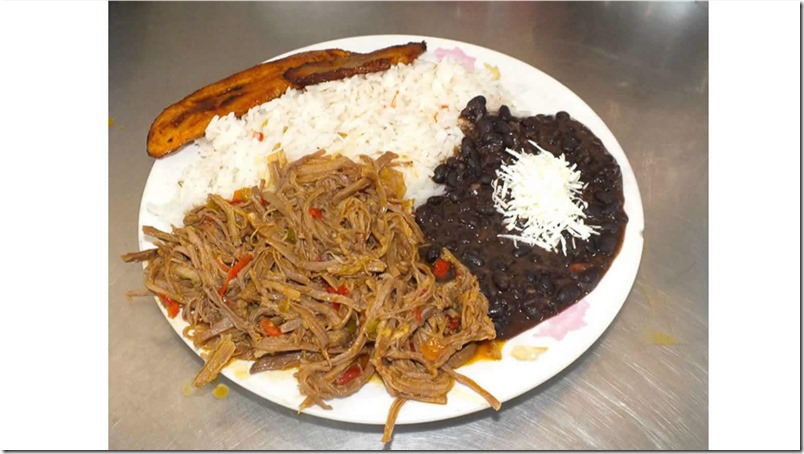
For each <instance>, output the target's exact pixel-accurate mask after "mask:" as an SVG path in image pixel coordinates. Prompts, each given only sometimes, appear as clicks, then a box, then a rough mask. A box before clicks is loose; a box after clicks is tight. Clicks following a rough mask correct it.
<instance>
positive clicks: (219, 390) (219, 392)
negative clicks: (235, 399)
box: [212, 383, 229, 399]
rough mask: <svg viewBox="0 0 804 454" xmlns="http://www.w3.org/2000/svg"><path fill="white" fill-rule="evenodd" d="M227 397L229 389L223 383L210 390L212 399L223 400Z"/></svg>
mask: <svg viewBox="0 0 804 454" xmlns="http://www.w3.org/2000/svg"><path fill="white" fill-rule="evenodd" d="M228 395H229V387H228V386H226V385H224V384H223V383H219V384H218V386H216V387H215V389H213V390H212V397H214V398H216V399H225V398H226V396H228Z"/></svg>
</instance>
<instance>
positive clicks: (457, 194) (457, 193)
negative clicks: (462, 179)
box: [447, 189, 465, 203]
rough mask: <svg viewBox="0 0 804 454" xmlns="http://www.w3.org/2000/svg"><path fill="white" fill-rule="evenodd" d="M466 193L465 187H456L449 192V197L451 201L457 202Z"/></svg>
mask: <svg viewBox="0 0 804 454" xmlns="http://www.w3.org/2000/svg"><path fill="white" fill-rule="evenodd" d="M464 193H465V192H464V190H463V189H455V190H453V191H451V192H450V193H449V194H447V198H448V199H449V200H450V202H453V203H456V202H458V201H460V200H461V199H462V198H463V196H464Z"/></svg>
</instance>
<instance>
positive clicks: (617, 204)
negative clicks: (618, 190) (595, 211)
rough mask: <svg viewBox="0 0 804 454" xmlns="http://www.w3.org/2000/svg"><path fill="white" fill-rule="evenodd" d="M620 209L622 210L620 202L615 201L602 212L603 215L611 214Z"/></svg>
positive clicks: (608, 204)
mask: <svg viewBox="0 0 804 454" xmlns="http://www.w3.org/2000/svg"><path fill="white" fill-rule="evenodd" d="M619 208H620V202H618V201H615V202H611V203H607V204H605V205H603V209H602V210H601V212H602V213H603V214H611V213H614V212H615V211H617V210H618V209H619Z"/></svg>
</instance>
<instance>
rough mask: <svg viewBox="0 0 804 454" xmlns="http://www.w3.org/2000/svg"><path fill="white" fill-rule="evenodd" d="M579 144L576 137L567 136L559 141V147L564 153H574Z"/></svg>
mask: <svg viewBox="0 0 804 454" xmlns="http://www.w3.org/2000/svg"><path fill="white" fill-rule="evenodd" d="M580 144H581V143H580V142H579V141H578V139H576V138H575V137H572V136H568V137H565V138H564V140H562V141H561V149H562V150H564V152H565V153H574V152H575V150H577V149H578V146H579V145H580Z"/></svg>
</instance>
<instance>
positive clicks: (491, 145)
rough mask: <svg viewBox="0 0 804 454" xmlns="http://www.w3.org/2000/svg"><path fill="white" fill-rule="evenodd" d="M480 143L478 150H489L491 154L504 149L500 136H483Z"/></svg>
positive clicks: (490, 133) (492, 134) (490, 134)
mask: <svg viewBox="0 0 804 454" xmlns="http://www.w3.org/2000/svg"><path fill="white" fill-rule="evenodd" d="M480 143H481V145H480V149H482V150H489V151H490V152H491V153H499V152H500V151H502V149H503V148H504V145H503V138H502V136H501V135H499V134H497V133H493V132H489V133H487V134H483V136H482V137H481V139H480Z"/></svg>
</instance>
